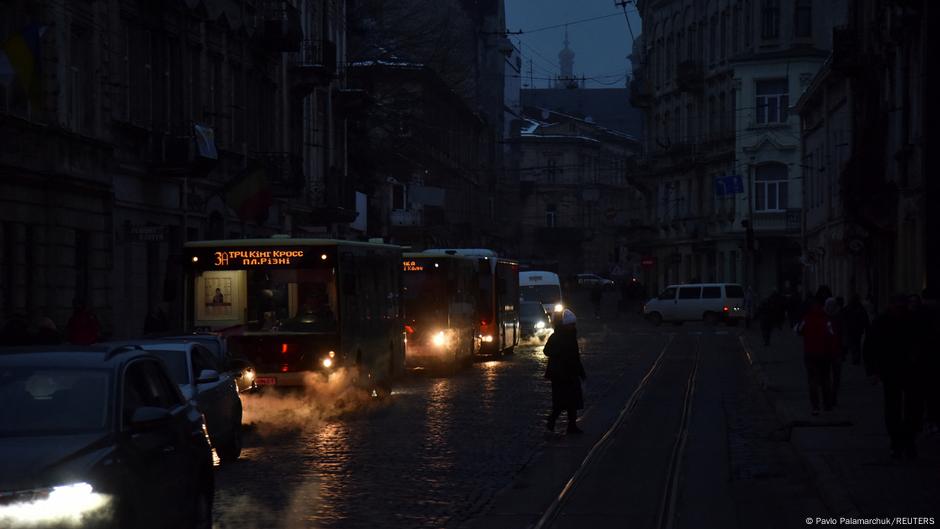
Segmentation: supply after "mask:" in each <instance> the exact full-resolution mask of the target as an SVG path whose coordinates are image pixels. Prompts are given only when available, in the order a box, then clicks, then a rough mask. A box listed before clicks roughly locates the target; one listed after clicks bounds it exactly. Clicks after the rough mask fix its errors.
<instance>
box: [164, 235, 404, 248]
mask: <svg viewBox="0 0 940 529" xmlns="http://www.w3.org/2000/svg"><path fill="white" fill-rule="evenodd" d="M244 246H272V247H276V246H360V247H366V248H376V249H379V248H384V249H389V250H392V249H397V250H401V248H402V247H401V246H398V245H394V244H385V243H376V242H362V241H347V240H343V239H305V238H296V239H295V238H293V237H272V238H270V239H219V240H213V241H190V242H187V243H185V244H183V247H184V248H219V247H238V248H240V247H244Z"/></svg>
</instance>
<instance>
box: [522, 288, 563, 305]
mask: <svg viewBox="0 0 940 529" xmlns="http://www.w3.org/2000/svg"><path fill="white" fill-rule="evenodd" d="M519 295H520V296H521V297H522V299H523V300H524V301H538V302H540V303H544V304H549V303H558V302H559V301H561V288H559V286H558V285H525V286H520V287H519Z"/></svg>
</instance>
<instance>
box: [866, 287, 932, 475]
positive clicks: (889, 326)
mask: <svg viewBox="0 0 940 529" xmlns="http://www.w3.org/2000/svg"><path fill="white" fill-rule="evenodd" d="M907 302H908V300H907V297H906V296H895V297H893V298H892V299H891V303H890V304H889V305H888V310H887V311H886V312H885V313H884V314H882V315H880V316H878V317H877V318H875V320H874V321H873V322H872V324H871V329H870V330H869V332H868V335H867V336H866V337H865V345H864V350H863V351H862V353H863V355H864V360H865V370H866V372H867V373H868V375H869V376H871V377H872V381H873V382H875V383H877V382H879V381H880V382H881V384H882V386H883V387H884V413H885V426H886V427H887V429H888V435H889V436H890V437H891V456H892V457H894V458H900V457H902V456H906V457H909V458H912V459H913V458H915V457H917V447H916V445H915V440H916V438H917V434H918V433H919V432H920V428H921V421H922V420H923V415H924V402H923V396H922V394H921V387H920V383H921V379H920V376H919V375H920V373H919V370H920V369H922V368H923V366H922V365H920V362H918V359H917V357H916V353H917V349H916V347H915V341H916V326H915V325H914V322H913V320H912V316H911V314H910V312H909V311H908V309H907Z"/></svg>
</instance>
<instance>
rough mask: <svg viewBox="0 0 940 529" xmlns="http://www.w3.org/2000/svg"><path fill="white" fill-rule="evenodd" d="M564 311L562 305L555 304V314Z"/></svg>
mask: <svg viewBox="0 0 940 529" xmlns="http://www.w3.org/2000/svg"><path fill="white" fill-rule="evenodd" d="M564 310H565V306H564V305H562V304H561V303H555V307H554V311H555V312H562V311H564Z"/></svg>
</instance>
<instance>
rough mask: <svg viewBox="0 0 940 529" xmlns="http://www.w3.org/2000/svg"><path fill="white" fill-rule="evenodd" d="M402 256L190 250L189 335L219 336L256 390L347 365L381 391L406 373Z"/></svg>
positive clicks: (315, 244) (277, 246)
mask: <svg viewBox="0 0 940 529" xmlns="http://www.w3.org/2000/svg"><path fill="white" fill-rule="evenodd" d="M401 250H402V249H401V247H399V246H393V245H388V244H376V243H364V242H356V241H342V240H331V239H292V238H288V237H283V238H271V239H236V240H218V241H195V242H188V243H186V244H185V245H184V261H185V265H184V266H185V269H186V273H187V280H186V282H185V288H186V292H185V300H186V301H185V303H184V321H185V323H186V327H187V331H210V332H217V333H220V334H222V335H223V336H225V338H226V341H227V346H228V351H229V354H230V355H231V356H232V357H241V358H244V359H246V360H248V361H250V362H252V363H253V364H254V367H255V371H256V375H255V384H257V385H259V386H264V385H269V386H302V385H304V383H305V379H306V377H307V376H309V374H310V373H315V372H321V373H327V374H328V373H332V372H334V371H336V370H338V369H341V368H344V367H355V368H357V369H356V377H357V381H358V382H359V383H361V384H363V385H364V386H369V387H371V388H372V389H375V388H387V387H388V385H389V383H390V381H391V380H392V379H393V378H395V377H396V376H397V375H399V374H401V373H402V372H403V371H404V358H405V354H404V336H403V332H402V321H401V309H400V289H401Z"/></svg>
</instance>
